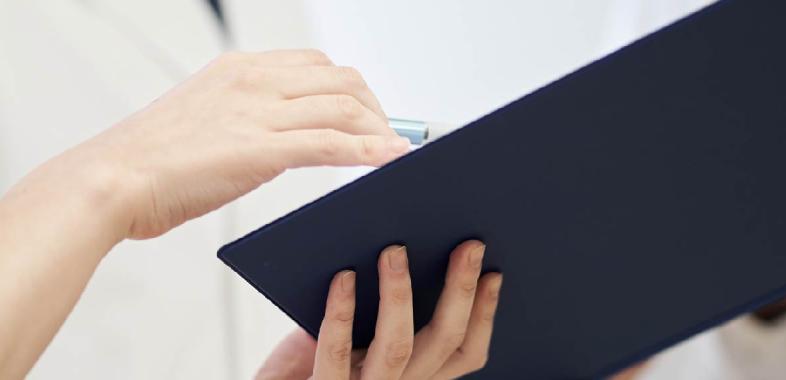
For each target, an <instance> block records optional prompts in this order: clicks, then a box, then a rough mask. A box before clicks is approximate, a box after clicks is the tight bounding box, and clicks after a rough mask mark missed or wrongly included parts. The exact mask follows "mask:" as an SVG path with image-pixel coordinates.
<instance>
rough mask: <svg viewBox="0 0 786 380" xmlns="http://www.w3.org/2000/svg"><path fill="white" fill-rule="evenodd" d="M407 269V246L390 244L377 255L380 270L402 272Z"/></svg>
mask: <svg viewBox="0 0 786 380" xmlns="http://www.w3.org/2000/svg"><path fill="white" fill-rule="evenodd" d="M408 269H409V259H408V258H407V247H406V246H403V245H391V246H389V247H387V248H385V249H383V250H382V253H381V254H380V255H379V270H380V272H393V273H404V272H406V271H407V270H408Z"/></svg>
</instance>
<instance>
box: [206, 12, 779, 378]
mask: <svg viewBox="0 0 786 380" xmlns="http://www.w3.org/2000/svg"><path fill="white" fill-rule="evenodd" d="M785 14H786V2H782V1H763V0H736V1H735V0H727V1H721V2H719V3H716V4H713V5H711V6H710V7H708V8H705V9H703V10H701V11H699V12H697V13H695V14H693V15H691V16H689V17H687V18H685V19H682V20H680V21H678V22H676V23H674V24H673V25H670V26H668V27H666V28H664V29H662V30H659V31H657V32H655V33H654V34H652V35H650V36H648V37H645V38H643V39H641V40H639V41H637V42H635V43H633V44H631V45H630V46H627V47H625V48H623V49H621V50H620V51H618V52H616V53H613V54H611V55H610V56H607V57H605V58H603V59H601V60H598V61H596V62H594V63H592V64H590V65H588V66H586V67H584V68H582V69H580V70H578V71H576V72H575V73H572V74H570V75H568V76H566V77H564V78H562V79H560V80H558V81H556V82H554V83H552V84H550V85H548V86H546V87H544V88H542V89H540V90H537V91H535V92H534V93H532V94H530V95H527V96H525V97H523V98H521V99H519V100H517V101H515V102H513V103H511V104H509V105H507V106H505V107H503V108H501V109H499V110H497V111H495V112H493V113H491V114H489V115H487V116H484V117H482V118H480V119H479V120H477V121H475V122H473V123H471V124H469V125H467V126H466V127H464V128H462V129H460V130H458V131H456V132H454V133H452V134H449V135H447V136H445V137H444V138H442V139H439V140H437V141H436V142H434V143H432V144H429V145H426V146H425V147H423V148H421V149H419V150H417V151H415V152H413V153H411V154H409V155H407V156H405V157H402V158H401V159H398V160H396V161H394V162H392V163H390V164H388V165H386V166H384V167H383V168H381V169H379V170H377V171H374V172H372V173H370V174H369V175H367V176H365V177H363V178H360V179H358V180H357V181H355V182H353V183H351V184H349V185H347V186H344V187H343V188H341V189H339V190H337V191H334V192H332V193H330V194H328V195H326V196H325V197H323V198H321V199H319V200H317V201H315V202H313V203H311V204H309V205H306V206H304V207H303V208H301V209H299V210H297V211H295V212H293V213H291V214H289V215H287V216H285V217H283V218H281V219H279V220H277V221H275V222H274V223H271V224H269V225H267V226H265V227H263V228H261V229H259V230H257V231H254V232H253V233H251V234H249V235H247V236H245V237H243V238H242V239H239V240H237V241H235V242H233V243H231V244H229V245H227V246H225V247H223V248H222V249H221V250H220V251H219V257H220V258H221V259H222V260H223V261H224V262H225V263H226V264H227V265H229V266H230V267H232V269H234V270H235V271H236V272H237V273H238V274H240V275H241V276H242V277H243V278H245V279H246V280H247V281H248V282H249V283H251V284H252V285H253V286H254V287H255V288H256V289H257V290H259V291H260V292H261V293H263V294H264V295H265V296H267V297H268V298H269V299H270V300H271V301H273V302H274V303H275V304H276V305H277V306H278V307H280V308H281V310H283V311H284V312H285V313H287V314H288V315H289V316H291V317H292V318H293V319H294V320H295V321H297V323H299V324H300V325H301V326H303V328H305V329H306V330H307V331H308V332H310V333H311V334H316V333H317V332H318V329H319V325H320V320H321V318H322V316H323V308H324V302H325V298H326V292H327V287H328V283H329V281H330V279H331V277H332V276H333V275H334V273H336V272H337V271H339V270H341V269H344V268H348V267H350V268H354V269H355V270H356V271H357V273H358V306H357V313H356V322H355V333H354V342H355V344H356V345H357V346H363V345H367V344H368V343H369V342H370V340H371V339H372V336H373V330H374V322H375V317H376V311H377V301H378V296H377V290H378V289H377V275H376V266H375V264H376V260H377V256H378V253H379V252H380V250H381V249H382V248H383V247H385V246H387V245H389V244H392V243H404V244H406V245H407V247H408V249H409V255H410V262H411V270H412V276H413V277H412V278H413V286H414V290H415V299H414V301H415V323H416V327H421V326H423V325H424V324H426V323H427V322H428V320H429V318H430V316H431V313H432V311H433V308H434V305H435V301H436V299H437V297H438V295H439V291H440V289H441V285H442V281H443V276H444V271H445V268H446V264H447V258H448V255H449V253H450V251H451V249H452V248H453V247H454V246H455V245H456V244H458V243H459V242H461V241H463V240H465V239H467V238H479V239H482V240H483V241H485V242H486V243H487V245H488V248H487V253H486V263H485V265H486V268H485V269H486V270H490V269H495V270H501V271H503V272H504V273H505V284H504V286H503V290H502V295H501V299H500V301H501V303H500V308H499V312H498V316H497V319H496V330H495V336H494V339H493V343H492V347H491V355H490V361H489V363H488V366H487V368H486V369H484V370H483V371H481V372H479V373H477V374H475V375H472V377H474V378H484V379H503V378H526V379H586V378H598V377H603V376H606V375H609V374H611V373H613V372H615V371H617V370H619V369H621V368H624V367H626V366H628V365H631V364H633V363H636V362H637V361H639V360H642V359H644V358H646V357H647V356H649V355H651V354H653V353H655V352H657V351H659V350H661V349H663V348H665V347H668V346H669V345H672V344H674V343H676V342H678V341H680V340H683V339H685V338H687V337H689V336H691V335H693V334H696V333H698V332H700V331H703V330H705V329H707V328H710V327H712V326H715V325H717V324H719V323H722V322H724V321H726V320H728V319H730V318H732V317H735V316H737V315H740V314H742V313H745V312H747V311H749V310H751V309H753V308H755V307H757V306H759V305H763V304H765V303H767V302H771V301H773V300H776V299H778V298H780V297H783V296H786V170H784V166H786V47H785V46H786V44H784V40H785V39H786V22H784V18H783V15H785Z"/></svg>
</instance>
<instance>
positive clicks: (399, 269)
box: [361, 246, 414, 379]
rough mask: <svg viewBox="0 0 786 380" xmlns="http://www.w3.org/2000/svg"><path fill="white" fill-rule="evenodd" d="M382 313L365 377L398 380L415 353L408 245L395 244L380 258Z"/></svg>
mask: <svg viewBox="0 0 786 380" xmlns="http://www.w3.org/2000/svg"><path fill="white" fill-rule="evenodd" d="M379 298H380V299H379V313H378V314H377V327H376V330H375V333H374V340H373V341H372V342H371V345H370V346H369V348H368V353H367V355H366V360H365V362H364V363H363V368H362V370H361V377H362V378H364V379H398V378H399V377H400V376H401V373H402V372H403V371H404V368H405V367H406V365H407V361H408V360H409V357H410V355H411V353H412V341H413V340H414V337H413V334H414V332H413V329H414V327H413V320H412V318H413V317H412V285H411V283H410V278H409V263H408V261H407V252H406V248H405V247H402V246H392V247H388V248H386V249H385V250H384V251H382V254H381V255H380V258H379Z"/></svg>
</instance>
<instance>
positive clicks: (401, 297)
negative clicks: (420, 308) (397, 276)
mask: <svg viewBox="0 0 786 380" xmlns="http://www.w3.org/2000/svg"><path fill="white" fill-rule="evenodd" d="M411 300H412V292H411V291H410V290H409V289H407V288H396V289H393V290H391V291H390V301H391V302H393V304H395V305H407V304H409V302H410V301H411Z"/></svg>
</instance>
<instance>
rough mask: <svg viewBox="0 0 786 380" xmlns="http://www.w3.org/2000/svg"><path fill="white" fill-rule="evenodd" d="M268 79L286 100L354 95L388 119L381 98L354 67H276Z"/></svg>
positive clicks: (380, 115)
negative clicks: (330, 95) (329, 95)
mask: <svg viewBox="0 0 786 380" xmlns="http://www.w3.org/2000/svg"><path fill="white" fill-rule="evenodd" d="M268 74H269V75H267V76H266V79H267V80H269V81H271V83H270V84H271V85H272V88H275V89H277V90H278V91H279V93H280V94H281V96H282V97H283V98H284V99H295V98H300V97H303V96H310V95H326V94H345V95H351V96H353V97H355V98H357V100H358V101H359V102H360V103H362V104H363V105H364V106H366V108H368V109H370V110H372V111H374V113H376V114H377V115H378V116H379V117H380V118H381V119H383V120H387V116H386V115H385V112H384V111H382V106H381V105H380V104H379V100H377V97H376V96H375V95H374V93H373V92H371V89H369V88H368V84H366V81H365V80H364V79H363V76H362V75H360V73H359V72H358V71H357V70H356V69H354V68H351V67H336V66H308V67H306V66H299V67H287V68H273V69H270V70H269V73H268Z"/></svg>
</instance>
